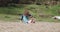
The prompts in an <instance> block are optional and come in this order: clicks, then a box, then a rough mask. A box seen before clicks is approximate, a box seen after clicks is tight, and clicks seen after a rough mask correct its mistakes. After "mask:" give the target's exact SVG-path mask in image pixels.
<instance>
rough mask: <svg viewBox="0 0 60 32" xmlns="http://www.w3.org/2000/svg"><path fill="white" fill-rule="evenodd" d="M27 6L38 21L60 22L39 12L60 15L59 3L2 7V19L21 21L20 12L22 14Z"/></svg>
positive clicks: (0, 15) (0, 8)
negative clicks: (42, 15) (53, 4)
mask: <svg viewBox="0 0 60 32" xmlns="http://www.w3.org/2000/svg"><path fill="white" fill-rule="evenodd" d="M25 8H27V9H28V10H29V11H30V13H31V14H32V15H33V16H34V17H35V18H36V19H37V21H43V22H44V21H45V22H60V20H55V19H52V17H51V18H49V17H40V16H39V14H44V15H54V16H55V15H60V14H59V13H58V10H60V6H59V5H55V6H48V8H46V6H44V5H25V6H19V7H0V20H4V21H19V20H18V18H19V16H18V14H22V13H23V11H24V9H25Z"/></svg>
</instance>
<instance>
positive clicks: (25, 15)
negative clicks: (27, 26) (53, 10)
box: [21, 9, 35, 23]
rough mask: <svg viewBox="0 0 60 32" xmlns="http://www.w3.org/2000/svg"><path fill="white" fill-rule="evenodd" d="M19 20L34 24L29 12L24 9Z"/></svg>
mask: <svg viewBox="0 0 60 32" xmlns="http://www.w3.org/2000/svg"><path fill="white" fill-rule="evenodd" d="M21 20H22V21H23V22H24V23H35V21H34V19H33V17H32V16H31V14H29V11H28V10H27V9H25V11H24V13H23V15H22V18H21Z"/></svg>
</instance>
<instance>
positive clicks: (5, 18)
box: [0, 14, 20, 22]
mask: <svg viewBox="0 0 60 32" xmlns="http://www.w3.org/2000/svg"><path fill="white" fill-rule="evenodd" d="M0 20H3V21H6V22H9V21H10V22H19V21H20V20H19V16H17V15H7V14H0Z"/></svg>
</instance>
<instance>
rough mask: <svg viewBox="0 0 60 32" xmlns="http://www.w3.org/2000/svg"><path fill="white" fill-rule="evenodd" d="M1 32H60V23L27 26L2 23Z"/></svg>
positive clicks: (0, 22) (17, 23)
mask: <svg viewBox="0 0 60 32" xmlns="http://www.w3.org/2000/svg"><path fill="white" fill-rule="evenodd" d="M0 32H60V23H53V22H36V23H33V24H25V23H22V22H2V21H0Z"/></svg>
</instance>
